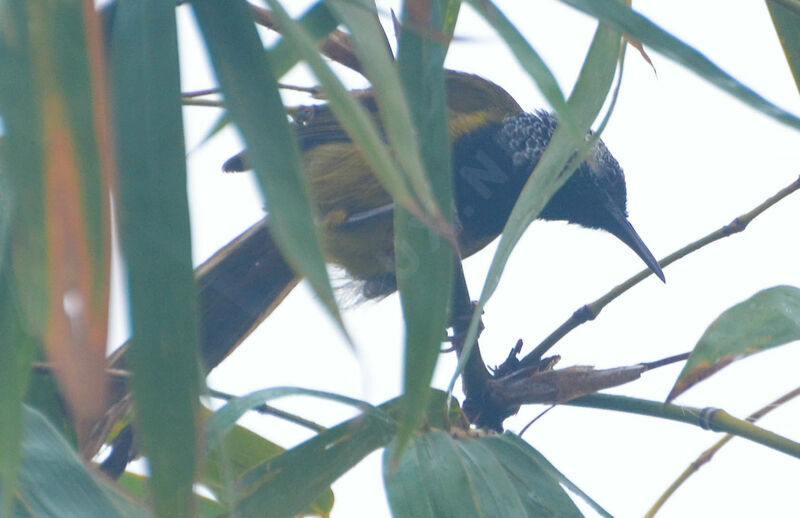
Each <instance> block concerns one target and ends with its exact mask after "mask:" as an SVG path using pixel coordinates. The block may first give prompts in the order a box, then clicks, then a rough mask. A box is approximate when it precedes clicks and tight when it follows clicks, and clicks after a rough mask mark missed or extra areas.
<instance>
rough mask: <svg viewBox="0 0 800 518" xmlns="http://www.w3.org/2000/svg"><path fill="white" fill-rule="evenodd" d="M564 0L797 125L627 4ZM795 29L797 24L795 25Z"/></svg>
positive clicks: (798, 124) (789, 115)
mask: <svg viewBox="0 0 800 518" xmlns="http://www.w3.org/2000/svg"><path fill="white" fill-rule="evenodd" d="M561 1H562V2H564V3H565V4H568V5H571V6H572V7H574V8H576V9H579V10H581V11H583V12H584V13H586V14H588V15H590V16H594V17H596V18H597V19H598V20H601V21H603V22H604V23H607V24H609V25H610V26H612V27H614V28H615V29H616V30H618V31H620V32H624V33H626V34H627V35H629V36H631V37H633V38H636V39H637V40H639V41H640V42H641V43H642V44H644V45H647V46H648V47H650V48H651V49H653V50H655V51H656V52H658V53H660V54H662V55H664V56H665V57H667V58H669V59H671V60H673V61H675V62H676V63H679V64H681V65H683V66H684V67H686V68H687V69H689V70H691V71H692V72H694V73H695V74H697V75H698V76H700V77H701V78H703V79H705V80H706V81H708V82H709V83H711V84H713V85H714V86H716V87H718V88H720V89H721V90H723V91H725V92H727V93H728V94H730V95H732V96H733V97H735V98H736V99H739V100H740V101H742V102H743V103H745V104H748V105H750V106H751V107H752V108H754V109H756V110H758V111H760V112H761V113H763V114H764V115H767V116H769V117H772V118H773V119H775V120H777V121H778V122H781V123H783V124H786V125H787V126H791V127H793V128H795V129H800V118H799V117H798V116H797V115H795V114H792V113H790V112H788V111H786V110H784V109H782V108H780V107H778V106H776V105H774V104H773V103H771V102H769V101H767V100H766V99H764V97H762V96H761V95H759V94H758V93H756V92H754V91H753V90H752V89H750V88H749V87H747V86H745V85H744V84H742V83H741V82H739V81H737V80H736V79H734V78H733V77H732V76H731V75H730V74H728V73H727V72H725V71H724V70H722V69H721V68H719V67H718V66H717V65H715V64H714V63H713V62H712V61H711V60H709V59H708V58H707V57H705V56H704V55H703V54H701V53H700V52H698V51H697V50H696V49H694V48H692V47H691V46H689V45H687V44H686V43H684V42H683V41H681V40H680V39H678V38H676V37H675V36H673V35H672V34H670V33H668V32H667V31H665V30H664V29H662V28H661V27H659V26H658V25H656V24H654V23H653V22H651V21H650V20H648V19H647V18H645V17H644V16H642V15H641V14H639V13H637V12H636V11H634V10H633V9H631V8H630V7H628V6H626V5H623V4H622V3H620V2H618V1H617V0H561ZM794 29H796V27H794Z"/></svg>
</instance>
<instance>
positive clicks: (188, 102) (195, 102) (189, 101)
mask: <svg viewBox="0 0 800 518" xmlns="http://www.w3.org/2000/svg"><path fill="white" fill-rule="evenodd" d="M181 104H182V105H184V106H210V107H212V108H224V107H225V103H224V102H223V101H218V100H215V99H195V98H193V97H186V98H184V99H183V100H181Z"/></svg>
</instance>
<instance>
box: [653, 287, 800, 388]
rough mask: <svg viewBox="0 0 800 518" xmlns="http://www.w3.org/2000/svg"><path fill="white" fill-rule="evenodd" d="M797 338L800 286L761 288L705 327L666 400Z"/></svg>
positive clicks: (799, 319) (798, 332) (799, 331)
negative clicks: (735, 363)
mask: <svg viewBox="0 0 800 518" xmlns="http://www.w3.org/2000/svg"><path fill="white" fill-rule="evenodd" d="M795 340H800V288H795V287H793V286H775V287H773V288H768V289H766V290H763V291H760V292H758V293H756V294H755V295H753V296H752V297H750V298H749V299H747V300H745V301H744V302H740V303H739V304H737V305H735V306H733V307H732V308H730V309H728V310H726V311H725V312H724V313H722V314H721V315H720V316H719V317H717V319H716V320H715V321H714V322H713V323H712V324H711V325H710V326H709V327H708V329H706V331H705V333H703V336H702V337H701V338H700V340H699V341H698V342H697V345H695V346H694V349H693V350H692V354H691V355H690V356H689V359H688V360H687V361H686V365H684V367H683V370H682V371H681V373H680V375H678V379H677V381H675V386H674V387H673V388H672V391H670V393H669V396H668V397H667V402H669V401H672V400H673V399H675V398H676V397H677V396H678V395H680V394H681V393H682V392H684V391H686V390H687V389H688V388H689V387H691V386H692V385H694V384H696V383H699V382H700V381H703V380H704V379H706V378H708V377H709V376H711V375H712V374H714V373H715V372H717V371H718V370H720V369H722V368H723V367H725V366H726V365H729V364H730V363H732V362H734V361H736V360H739V359H742V358H744V357H746V356H749V355H751V354H755V353H758V352H761V351H764V350H766V349H770V348H772V347H777V346H779V345H784V344H787V343H789V342H793V341H795Z"/></svg>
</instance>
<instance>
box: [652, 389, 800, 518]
mask: <svg viewBox="0 0 800 518" xmlns="http://www.w3.org/2000/svg"><path fill="white" fill-rule="evenodd" d="M797 396H800V387H797V388H796V389H794V390H792V391H790V392H787V393H786V394H784V395H783V396H781V397H779V398H778V399H776V400H775V401H773V402H772V403H770V404H769V405H767V406H765V407H763V408H761V409H759V410H757V411H756V412H753V413H752V414H750V415H749V416H748V417H747V421H748V422H751V423H754V422H756V421H758V420H759V419H761V418H762V417H764V416H765V415H767V414H768V413H769V412H771V411H772V410H774V409H776V408H778V407H779V406H781V405H782V404H784V403H786V402H788V401H790V400H792V399H794V398H796V397H797ZM733 437H734V436H733V435H732V434H727V435H725V437H723V438H722V439H720V440H719V441H717V442H716V444H714V445H713V446H711V447H710V448H709V449H707V450H706V451H704V452H703V453H701V454H700V455H699V456H698V457H697V458H696V459H695V460H694V462H692V463H691V464H689V466H687V467H686V469H685V470H684V471H683V473H681V474H680V476H679V477H678V478H677V479H675V481H674V482H673V483H672V484H670V486H669V487H668V488H667V490H666V491H664V494H662V495H661V496H660V497H659V498H658V500H657V501H656V503H655V504H653V507H651V508H650V510H649V511H647V514H646V515H645V518H653V516H655V515H656V513H657V512H658V511H659V509H661V507H662V506H663V505H664V503H665V502H666V501H667V500H668V499H669V498H670V497H671V496H672V495H673V493H675V491H677V490H678V488H679V487H681V485H682V484H683V483H684V482H686V480H687V479H688V478H689V477H690V476H692V474H694V473H695V472H696V471H698V470H699V469H700V468H701V467H702V466H703V465H704V464H706V463H707V462H709V461H710V460H711V459H712V458H713V457H714V454H716V453H717V451H719V449H720V448H722V447H723V446H725V444H726V443H727V442H728V441H730V440H731V439H733Z"/></svg>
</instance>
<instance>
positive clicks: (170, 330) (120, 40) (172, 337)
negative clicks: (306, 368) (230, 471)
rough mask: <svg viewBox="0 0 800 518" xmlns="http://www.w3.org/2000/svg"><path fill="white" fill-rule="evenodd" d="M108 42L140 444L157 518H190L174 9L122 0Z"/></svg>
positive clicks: (182, 171) (187, 292)
mask: <svg viewBox="0 0 800 518" xmlns="http://www.w3.org/2000/svg"><path fill="white" fill-rule="evenodd" d="M115 16H116V19H115V24H114V33H113V34H112V44H111V49H112V51H111V55H110V59H111V67H110V68H111V77H112V85H113V92H114V115H115V122H116V128H115V129H116V139H117V140H116V149H117V154H118V158H119V166H120V182H119V190H120V197H119V209H120V224H121V225H120V229H121V238H122V239H121V243H122V249H123V252H124V256H125V261H126V263H127V267H128V288H129V292H130V306H131V316H132V328H133V337H132V343H131V347H130V362H131V363H130V365H131V366H132V371H133V380H132V386H133V393H134V397H135V402H136V420H137V428H136V430H137V439H138V440H139V446H140V447H141V448H142V450H143V452H144V454H145V455H146V456H147V458H148V461H149V464H148V465H149V468H150V472H151V475H152V483H151V493H152V495H153V498H154V504H155V509H156V512H157V514H158V515H159V516H165V517H166V516H168V517H170V518H172V517H180V516H192V515H193V508H194V494H193V489H192V484H193V483H194V478H195V472H196V459H195V452H196V450H197V441H198V434H197V430H196V423H197V410H198V404H199V403H198V398H199V386H200V383H201V380H200V377H199V369H198V361H197V358H198V356H197V351H198V331H197V330H198V318H197V313H196V307H195V297H196V290H195V284H194V273H193V269H192V257H191V240H190V227H189V211H188V203H187V192H186V163H185V158H184V156H185V151H184V148H183V123H182V119H181V105H180V78H179V73H178V47H177V33H176V26H175V8H174V6H173V5H172V4H171V3H170V2H162V1H159V0H148V1H135V2H120V3H119V5H118V6H117V10H116V15H115Z"/></svg>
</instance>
